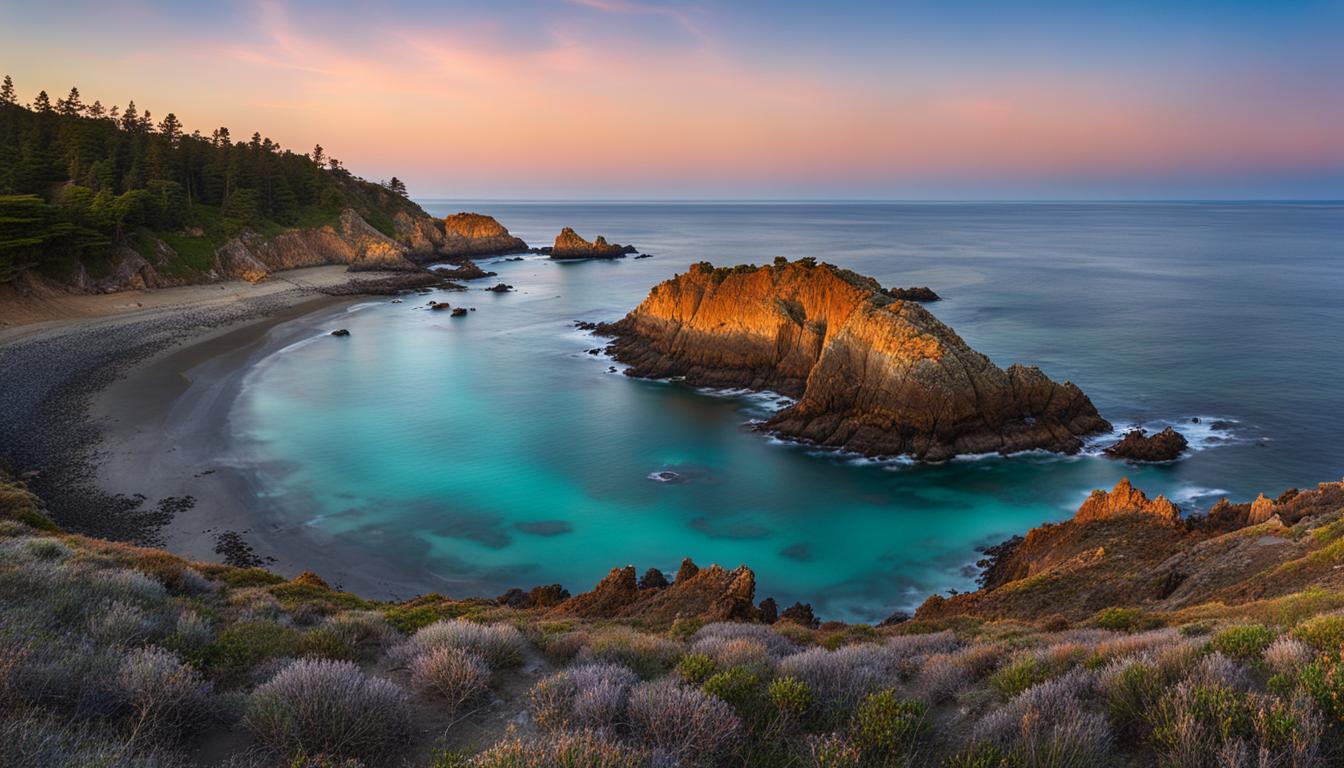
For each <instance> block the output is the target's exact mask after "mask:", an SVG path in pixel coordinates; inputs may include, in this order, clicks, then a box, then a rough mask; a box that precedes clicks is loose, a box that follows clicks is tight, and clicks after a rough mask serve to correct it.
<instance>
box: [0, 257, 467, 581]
mask: <svg viewBox="0 0 1344 768" xmlns="http://www.w3.org/2000/svg"><path fill="white" fill-rule="evenodd" d="M426 277H427V276H426V275H423V274H421V273H415V274H412V275H408V274H405V273H381V272H360V273H350V272H348V271H347V270H346V268H345V267H343V266H336V267H332V266H326V267H314V268H309V269H301V270H293V271H291V272H287V273H285V274H284V275H283V276H278V277H276V278H272V279H271V280H268V281H265V282H263V283H261V284H258V285H252V284H248V283H243V282H241V281H238V282H230V283H223V284H212V285H204V286H190V287H185V288H172V289H160V290H157V291H142V292H136V294H137V295H136V296H134V297H129V296H123V295H119V294H110V295H99V296H87V297H86V296H67V297H63V299H64V300H65V301H66V302H68V303H69V304H71V305H76V304H82V305H83V306H82V307H79V308H77V309H76V310H74V311H72V312H71V313H70V316H67V317H62V318H53V319H47V320H44V321H40V322H33V323H26V324H24V325H19V326H15V327H10V328H4V329H0V367H9V368H10V369H11V370H20V371H24V372H25V374H26V375H25V376H24V377H22V378H19V377H14V378H12V379H8V380H0V400H4V401H5V402H7V403H11V404H12V405H13V407H12V408H9V409H5V410H6V412H4V413H0V458H5V459H8V460H9V462H11V463H12V464H13V466H14V468H15V469H16V470H18V471H19V472H21V473H23V472H26V473H28V474H29V482H30V485H31V486H32V487H33V488H34V490H35V491H37V492H38V493H39V494H40V495H42V497H43V498H44V499H46V500H47V502H48V505H49V508H50V510H51V511H52V513H53V516H54V517H55V518H56V519H57V521H58V522H59V523H60V524H61V525H62V526H64V527H66V528H67V529H68V530H71V531H72V532H78V533H83V534H86V535H90V536H96V537H101V538H107V539H112V540H119V541H131V542H135V543H138V544H143V545H149V546H161V547H164V548H166V549H168V550H169V551H171V552H173V553H175V554H179V555H182V556H185V557H189V558H191V559H198V560H207V561H215V562H217V561H220V560H222V559H224V558H221V557H220V555H219V554H217V553H216V549H215V547H216V536H215V535H211V534H216V533H218V532H222V531H225V530H239V529H243V530H247V531H248V534H247V538H248V541H249V543H250V544H252V545H253V546H254V547H255V548H256V554H258V555H260V556H262V557H264V558H267V559H266V560H265V561H264V564H265V565H266V567H268V568H271V569H274V570H277V571H283V572H289V571H290V570H293V572H294V573H297V572H298V571H299V570H303V569H305V568H306V569H311V570H319V571H324V576H326V575H328V574H327V573H326V572H328V571H332V569H328V568H324V567H323V564H324V563H328V562H330V563H333V564H334V563H336V562H342V561H341V560H339V559H338V556H337V552H338V550H339V547H332V546H328V545H326V544H323V543H319V542H315V541H312V540H311V539H310V538H309V537H307V536H301V535H293V534H295V533H301V532H298V531H294V530H293V527H291V528H290V534H291V535H282V534H281V533H277V531H280V532H283V530H284V527H283V526H280V525H276V524H274V522H273V521H272V525H271V526H269V527H270V528H271V530H266V531H263V530H261V528H262V526H261V525H260V523H262V522H263V521H261V520H260V519H259V518H258V517H257V515H256V514H255V512H256V510H257V503H256V500H257V498H258V494H257V483H256V480H255V479H253V478H249V477H248V473H247V472H245V471H241V470H237V471H230V470H229V468H227V467H203V466H200V465H201V464H202V463H203V462H206V461H208V459H207V458H206V457H210V458H215V457H216V456H217V455H218V453H217V452H216V451H217V450H218V449H219V448H221V441H227V437H228V436H227V431H226V430H224V429H223V426H224V424H225V422H226V421H227V417H228V411H229V407H230V406H231V404H232V402H233V398H234V397H236V395H237V393H238V391H239V390H240V389H241V385H242V380H243V377H244V376H245V375H246V373H247V371H248V370H249V368H250V363H251V362H252V361H254V360H255V359H256V358H257V357H260V356H262V355H264V354H268V353H269V352H270V351H272V350H273V349H275V348H277V347H276V346H275V345H276V344H278V343H290V341H292V340H293V338H292V337H293V336H294V335H295V334H311V330H309V329H311V327H312V324H313V323H315V322H322V321H323V320H324V319H326V318H332V317H336V316H338V315H339V314H343V313H344V312H345V311H347V309H348V308H349V307H350V306H352V305H355V304H358V303H359V302H361V301H367V300H369V298H370V297H371V296H379V295H388V294H389V293H392V292H393V291H395V290H396V289H397V288H398V287H404V290H413V289H415V288H417V287H425V285H424V284H425V282H426ZM435 281H436V282H441V281H437V279H436V280H435ZM398 292H399V291H398ZM136 299H139V301H137V300H136ZM81 309H82V310H83V311H80V310H81ZM299 321H302V322H301V323H299ZM296 323H299V324H296ZM210 470H213V471H210ZM272 558H273V559H272ZM343 562H357V561H352V560H351V559H349V558H345V559H344V561H343ZM300 566H303V567H300ZM361 570H366V569H361ZM291 575H292V574H291ZM329 575H330V576H331V577H332V578H331V583H333V584H335V583H338V582H340V581H341V580H342V577H346V578H349V579H353V580H354V581H356V582H358V586H359V587H360V588H361V589H367V590H368V592H369V593H370V596H372V593H381V594H385V595H392V594H400V593H404V592H407V591H408V590H405V589H404V588H399V585H396V586H394V585H391V584H386V583H378V582H377V581H376V580H370V579H368V578H363V577H361V574H359V573H355V572H352V573H350V574H341V575H338V574H336V573H335V572H331V573H330V574H329ZM394 590H395V592H394ZM422 591H424V590H418V592H422ZM418 592H417V593H418Z"/></svg>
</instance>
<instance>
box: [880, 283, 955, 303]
mask: <svg viewBox="0 0 1344 768" xmlns="http://www.w3.org/2000/svg"><path fill="white" fill-rule="evenodd" d="M882 292H883V293H885V294H886V295H888V296H890V297H891V298H893V299H900V300H901V301H919V302H930V301H942V300H943V297H942V296H939V295H938V294H936V293H934V292H933V289H932V288H930V287H928V286H926V285H924V286H919V287H916V288H883V289H882Z"/></svg>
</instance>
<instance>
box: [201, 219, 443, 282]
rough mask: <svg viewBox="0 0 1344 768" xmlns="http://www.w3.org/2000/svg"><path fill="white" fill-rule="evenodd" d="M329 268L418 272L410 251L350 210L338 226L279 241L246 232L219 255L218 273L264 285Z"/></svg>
mask: <svg viewBox="0 0 1344 768" xmlns="http://www.w3.org/2000/svg"><path fill="white" fill-rule="evenodd" d="M324 264H348V265H350V269H351V270H370V269H391V270H416V269H419V268H418V267H417V266H415V264H413V263H411V262H410V261H409V260H408V259H407V250H406V247H405V246H403V245H402V244H401V243H398V242H397V241H395V240H393V239H392V238H390V237H388V236H387V235H384V234H383V233H382V232H379V231H378V230H376V229H374V228H373V227H371V226H369V223H368V222H366V221H365V220H364V219H363V218H362V217H360V215H359V214H358V213H356V212H355V211H354V210H353V209H351V208H347V209H345V210H344V211H342V212H341V215H340V218H339V219H338V220H337V222H336V224H334V225H331V224H328V225H326V226H322V227H317V228H313V229H296V230H291V231H289V232H284V233H281V234H279V235H276V236H275V237H264V236H262V235H260V234H257V233H255V232H246V233H244V234H242V235H240V236H238V237H236V238H233V239H232V240H229V241H228V242H227V243H225V244H224V245H223V246H222V247H220V249H219V250H218V251H217V252H216V253H215V271H216V272H217V273H218V274H219V275H221V276H223V277H234V278H241V279H244V280H250V281H254V282H255V281H256V280H260V279H262V278H264V277H266V276H267V275H269V274H270V273H272V272H279V271H281V270H286V269H297V268H299V267H316V266H321V265H324Z"/></svg>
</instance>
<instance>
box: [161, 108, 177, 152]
mask: <svg viewBox="0 0 1344 768" xmlns="http://www.w3.org/2000/svg"><path fill="white" fill-rule="evenodd" d="M159 133H160V134H161V135H162V136H163V137H164V138H166V139H168V146H170V147H176V146H177V142H178V139H180V138H182V123H179V122H178V121H177V115H174V114H173V113H172V112H169V113H168V116H167V117H165V118H163V122H161V123H159Z"/></svg>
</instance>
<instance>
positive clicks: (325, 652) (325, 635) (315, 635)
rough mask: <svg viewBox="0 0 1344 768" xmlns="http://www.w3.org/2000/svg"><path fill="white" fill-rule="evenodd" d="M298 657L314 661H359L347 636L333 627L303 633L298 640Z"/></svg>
mask: <svg viewBox="0 0 1344 768" xmlns="http://www.w3.org/2000/svg"><path fill="white" fill-rule="evenodd" d="M299 655H300V656H306V657H308V658H316V659H332V660H335V661H355V660H357V659H359V656H360V653H359V649H358V648H356V647H355V646H354V644H352V643H351V642H350V638H349V637H348V636H347V635H345V634H343V633H342V632H341V631H340V630H338V629H337V628H335V627H332V626H327V625H323V626H320V627H314V628H312V629H310V630H308V631H307V632H304V633H303V636H302V637H301V638H299Z"/></svg>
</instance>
